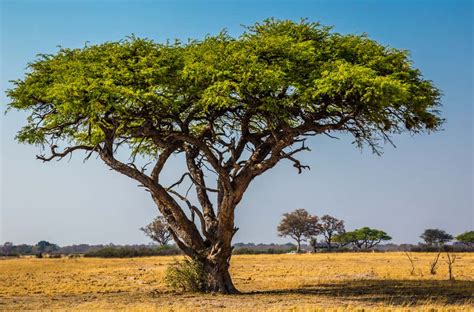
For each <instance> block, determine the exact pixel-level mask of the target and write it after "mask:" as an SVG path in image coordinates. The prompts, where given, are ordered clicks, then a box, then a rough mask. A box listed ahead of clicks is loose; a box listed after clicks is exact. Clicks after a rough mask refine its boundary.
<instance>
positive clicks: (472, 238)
mask: <svg viewBox="0 0 474 312" xmlns="http://www.w3.org/2000/svg"><path fill="white" fill-rule="evenodd" d="M456 240H457V241H459V242H461V243H464V244H466V245H469V246H474V231H468V232H464V233H462V234H460V235H458V236H456Z"/></svg>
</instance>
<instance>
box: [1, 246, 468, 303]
mask: <svg viewBox="0 0 474 312" xmlns="http://www.w3.org/2000/svg"><path fill="white" fill-rule="evenodd" d="M413 256H414V259H415V260H414V261H415V267H416V275H414V276H412V275H410V271H411V266H410V263H409V261H408V259H407V258H406V256H405V255H404V254H403V253H344V254H304V255H257V256H253V255H252V256H250V255H249V256H247V255H239V256H234V257H233V258H232V276H233V278H234V282H235V284H236V286H237V287H238V289H239V290H241V291H242V292H243V294H242V295H233V296H225V295H214V294H175V293H172V292H169V291H167V289H166V287H165V285H164V284H163V282H162V277H163V274H164V271H165V268H166V266H167V265H168V264H169V263H170V262H172V261H173V259H174V258H175V257H151V258H134V259H91V258H78V259H77V258H76V259H68V258H63V259H34V258H22V259H8V260H2V261H0V310H45V309H65V310H94V311H95V310H118V309H126V310H135V311H147V310H160V311H162V310H164V311H188V310H193V311H197V310H205V311H208V310H222V309H225V310H228V311H262V310H267V311H288V310H289V311H322V310H330V311H347V310H354V311H360V310H362V309H365V310H366V311H367V310H383V311H398V310H404V311H405V310H407V311H411V310H426V311H460V310H464V311H472V310H473V303H474V302H473V300H472V297H473V295H474V254H472V253H470V254H469V253H463V254H458V258H457V259H456V262H455V264H454V275H455V278H456V280H455V281H448V280H447V278H448V273H447V264H446V263H445V259H444V258H442V259H441V260H440V268H439V269H438V274H437V275H430V274H429V263H430V261H431V260H432V258H433V257H434V254H428V253H414V254H413Z"/></svg>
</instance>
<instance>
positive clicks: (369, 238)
mask: <svg viewBox="0 0 474 312" xmlns="http://www.w3.org/2000/svg"><path fill="white" fill-rule="evenodd" d="M391 239H392V238H391V237H390V236H389V235H387V233H385V232H384V231H381V230H377V229H372V228H369V227H363V228H360V229H357V230H354V231H351V232H345V233H342V234H339V235H336V236H335V237H334V242H336V243H339V244H340V245H342V246H345V245H348V244H352V245H353V246H354V247H356V248H358V249H363V248H364V249H368V248H372V247H374V246H376V245H378V244H379V243H381V242H382V241H388V240H391Z"/></svg>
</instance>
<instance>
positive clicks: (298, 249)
mask: <svg viewBox="0 0 474 312" xmlns="http://www.w3.org/2000/svg"><path fill="white" fill-rule="evenodd" d="M296 243H297V246H296V253H300V252H301V240H299V239H297V240H296Z"/></svg>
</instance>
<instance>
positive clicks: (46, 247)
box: [35, 240, 59, 253]
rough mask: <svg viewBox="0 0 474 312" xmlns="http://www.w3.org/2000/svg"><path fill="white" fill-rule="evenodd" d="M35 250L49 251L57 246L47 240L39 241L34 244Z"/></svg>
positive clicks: (52, 250)
mask: <svg viewBox="0 0 474 312" xmlns="http://www.w3.org/2000/svg"><path fill="white" fill-rule="evenodd" d="M35 250H36V252H37V253H51V252H55V251H58V250H59V246H58V245H56V244H51V243H50V242H47V241H44V240H43V241H39V242H38V243H37V244H36V246H35Z"/></svg>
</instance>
